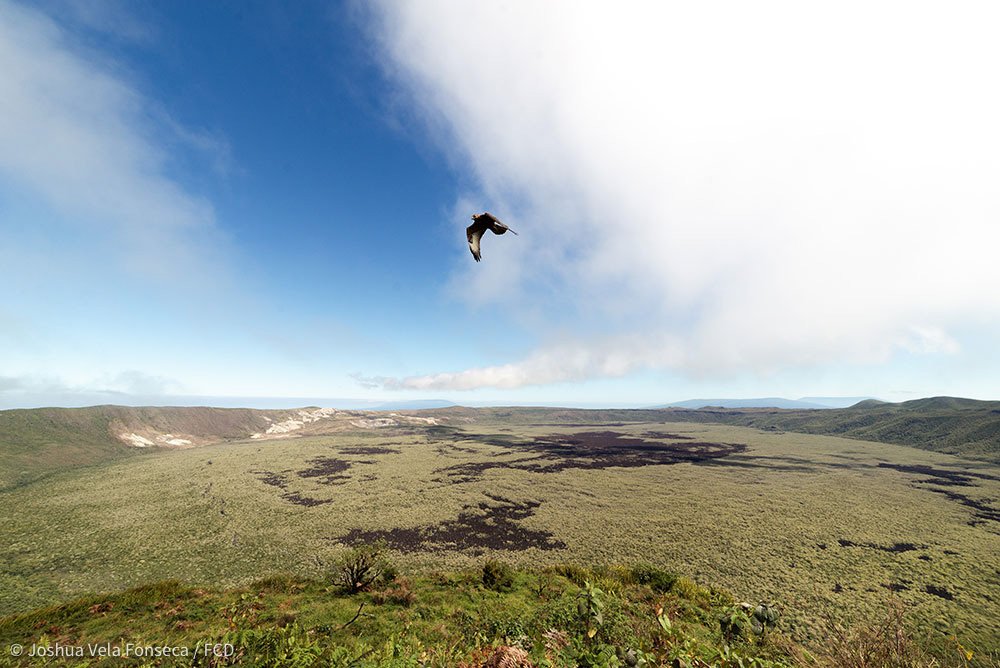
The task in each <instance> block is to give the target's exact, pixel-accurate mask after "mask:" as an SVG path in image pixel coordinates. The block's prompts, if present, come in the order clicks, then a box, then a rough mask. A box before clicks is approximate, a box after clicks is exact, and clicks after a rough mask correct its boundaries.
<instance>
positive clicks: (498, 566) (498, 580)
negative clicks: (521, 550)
mask: <svg viewBox="0 0 1000 668" xmlns="http://www.w3.org/2000/svg"><path fill="white" fill-rule="evenodd" d="M483 586H484V587H486V588H487V589H492V590H493V591H510V590H511V589H512V588H513V587H514V570H513V569H512V568H511V567H510V566H508V565H507V564H505V563H504V562H502V561H497V560H496V559H488V560H487V561H486V563H484V564H483Z"/></svg>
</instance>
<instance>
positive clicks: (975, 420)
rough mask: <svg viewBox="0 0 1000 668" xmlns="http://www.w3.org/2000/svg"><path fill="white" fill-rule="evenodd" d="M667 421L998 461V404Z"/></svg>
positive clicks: (720, 414) (958, 402) (699, 415)
mask: <svg viewBox="0 0 1000 668" xmlns="http://www.w3.org/2000/svg"><path fill="white" fill-rule="evenodd" d="M665 412H667V413H669V414H670V417H669V418H668V419H674V420H680V421H689V422H711V423H721V424H731V425H739V426H747V427H756V428H758V429H770V430H784V431H796V432H802V433H807V434H827V435H832V436H846V437H848V438H857V439H862V440H868V441H879V442H883V443H896V444H899V445H910V446H913V447H917V448H922V449H924V450H935V451H938V452H947V453H950V454H957V455H967V456H975V457H983V458H987V459H991V460H1000V401H977V400H975V399H962V398H958V397H931V398H928V399H915V400H913V401H904V402H902V403H888V402H883V401H878V400H874V399H866V400H864V401H860V402H858V403H857V404H855V405H853V406H850V407H847V408H835V409H828V410H782V409H765V408H745V409H713V408H703V409H700V410H688V409H683V408H672V409H666V410H665Z"/></svg>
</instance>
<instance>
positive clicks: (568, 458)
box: [437, 431, 747, 482]
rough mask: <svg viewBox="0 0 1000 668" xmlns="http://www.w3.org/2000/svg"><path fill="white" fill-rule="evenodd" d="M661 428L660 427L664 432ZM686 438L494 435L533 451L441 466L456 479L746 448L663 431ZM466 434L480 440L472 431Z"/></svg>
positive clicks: (698, 456)
mask: <svg viewBox="0 0 1000 668" xmlns="http://www.w3.org/2000/svg"><path fill="white" fill-rule="evenodd" d="M658 433H659V432H658ZM663 435H664V436H667V437H669V438H672V439H679V440H682V441H683V442H673V443H670V442H663V441H651V440H646V438H640V437H637V436H631V435H629V434H622V433H619V432H614V431H583V432H578V433H575V434H553V435H550V436H544V437H539V438H535V439H534V440H532V441H527V442H521V443H511V442H509V441H505V442H502V443H498V442H497V441H498V440H500V439H491V441H490V442H489V443H490V445H502V446H503V447H504V448H506V449H507V450H508V451H510V452H517V453H523V454H525V455H529V456H527V457H524V458H521V459H516V460H513V461H486V462H468V463H465V464H456V465H454V466H448V467H445V468H441V469H438V470H437V472H438V473H444V474H445V475H447V476H448V477H449V479H451V481H452V482H471V481H473V480H478V479H479V478H480V477H481V476H482V473H483V472H484V471H487V470H489V469H498V468H499V469H517V470H521V471H532V472H535V473H555V472H558V471H563V470H565V469H605V468H610V467H639V466H655V465H658V464H680V463H684V462H688V463H698V462H703V461H706V460H710V459H718V458H721V457H727V456H729V455H733V454H737V453H741V452H745V451H746V449H747V446H746V445H744V444H742V443H708V442H704V441H693V440H690V437H686V436H679V435H677V434H663ZM463 440H469V441H479V440H480V437H478V436H474V435H466V436H465V437H464V438H463Z"/></svg>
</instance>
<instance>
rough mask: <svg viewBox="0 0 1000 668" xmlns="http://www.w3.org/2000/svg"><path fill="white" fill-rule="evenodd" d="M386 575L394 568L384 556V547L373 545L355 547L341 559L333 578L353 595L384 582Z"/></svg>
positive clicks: (393, 571) (393, 570) (392, 571)
mask: <svg viewBox="0 0 1000 668" xmlns="http://www.w3.org/2000/svg"><path fill="white" fill-rule="evenodd" d="M387 573H395V568H393V566H392V565H391V564H390V563H389V560H388V559H387V558H386V556H385V546H384V545H381V544H375V545H365V546H363V547H356V548H354V549H352V550H351V551H350V552H348V553H347V554H345V555H344V556H343V557H341V558H340V559H339V560H338V561H337V565H336V566H335V568H334V573H333V577H334V580H335V582H336V583H337V584H339V585H340V586H342V587H343V588H344V589H345V590H346V591H347V592H348V593H351V594H354V593H357V592H359V591H364V590H366V589H368V588H369V587H371V586H372V585H374V584H377V583H379V582H385V580H386V574H387Z"/></svg>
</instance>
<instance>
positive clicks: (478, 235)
mask: <svg viewBox="0 0 1000 668" xmlns="http://www.w3.org/2000/svg"><path fill="white" fill-rule="evenodd" d="M486 230H490V231H491V232H493V234H503V233H504V232H508V231H509V232H512V233H513V234H517V232H514V230H512V229H510V228H509V227H507V226H506V225H504V224H503V223H501V222H500V221H499V220H498V219H497V217H496V216H494V215H493V214H492V213H489V212H483V213H477V214H474V215H473V216H472V225H469V226H468V227H467V228H465V236H466V238H467V239H468V240H469V250H470V251H472V257H474V258H476V262H479V261H480V260H481V259H482V254H481V253H480V252H479V241H480V240H481V239H482V238H483V234H485V233H486Z"/></svg>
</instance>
